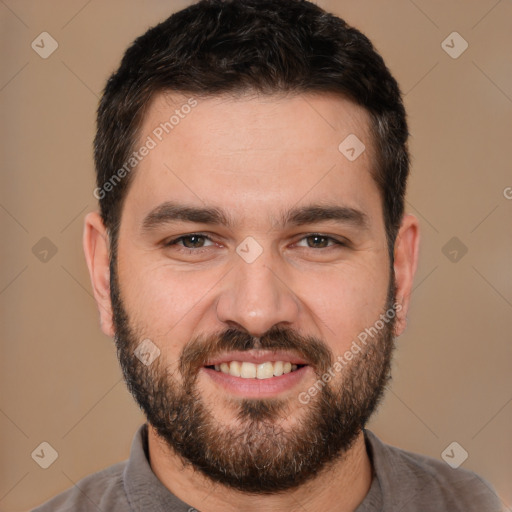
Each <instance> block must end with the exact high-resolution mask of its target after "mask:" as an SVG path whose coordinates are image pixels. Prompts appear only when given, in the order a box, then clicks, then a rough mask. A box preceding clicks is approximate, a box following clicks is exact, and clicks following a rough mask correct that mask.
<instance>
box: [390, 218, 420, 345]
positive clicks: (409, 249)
mask: <svg viewBox="0 0 512 512" xmlns="http://www.w3.org/2000/svg"><path fill="white" fill-rule="evenodd" d="M419 242H420V234H419V223H418V219H417V218H416V217H415V216H414V215H410V214H407V215H404V217H403V219H402V224H401V226H400V230H399V232H398V235H397V237H396V241H395V253H394V255H395V258H394V271H395V283H396V301H397V303H398V304H400V308H397V320H396V323H395V335H396V336H400V334H402V333H403V332H404V330H405V327H406V325H407V312H408V310H409V303H410V298H411V293H412V285H413V281H414V275H415V273H416V269H417V266H418V255H419Z"/></svg>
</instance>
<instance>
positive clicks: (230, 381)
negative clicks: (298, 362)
mask: <svg viewBox="0 0 512 512" xmlns="http://www.w3.org/2000/svg"><path fill="white" fill-rule="evenodd" d="M201 370H202V371H203V372H205V373H206V374H207V375H208V377H210V378H211V379H212V380H213V381H214V382H215V383H217V384H218V385H219V386H221V387H222V388H223V389H225V390H226V391H229V392H230V393H232V394H234V395H238V396H243V397H249V398H264V397H269V396H274V395H276V394H278V393H282V392H284V391H289V390H291V389H293V388H294V387H295V386H297V384H298V383H299V382H300V381H301V380H302V379H304V377H305V376H306V375H307V374H308V373H309V371H311V370H310V367H309V366H307V365H306V366H302V367H301V368H298V369H297V370H295V371H293V372H290V373H285V374H283V375H280V376H279V377H271V378H270V379H244V378H242V377H234V376H233V375H229V374H227V373H222V372H218V371H217V370H212V369H211V368H205V367H203V368H201Z"/></svg>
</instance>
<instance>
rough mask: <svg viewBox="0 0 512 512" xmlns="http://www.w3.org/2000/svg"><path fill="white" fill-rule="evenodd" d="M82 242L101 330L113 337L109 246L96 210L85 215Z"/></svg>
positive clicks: (105, 232)
mask: <svg viewBox="0 0 512 512" xmlns="http://www.w3.org/2000/svg"><path fill="white" fill-rule="evenodd" d="M82 243H83V248H84V253H85V259H86V261H87V267H88V268H89V275H90V278H91V284H92V289H93V292H94V298H95V299H96V304H97V305H98V310H99V313H100V326H101V330H102V331H103V333H104V334H106V335H107V336H110V337H111V338H113V337H114V326H113V320H112V303H111V301H110V268H109V247H110V246H109V238H108V233H107V230H106V228H105V226H104V224H103V221H102V219H101V216H100V214H99V213H98V212H91V213H88V214H87V215H86V216H85V220H84V234H83V239H82Z"/></svg>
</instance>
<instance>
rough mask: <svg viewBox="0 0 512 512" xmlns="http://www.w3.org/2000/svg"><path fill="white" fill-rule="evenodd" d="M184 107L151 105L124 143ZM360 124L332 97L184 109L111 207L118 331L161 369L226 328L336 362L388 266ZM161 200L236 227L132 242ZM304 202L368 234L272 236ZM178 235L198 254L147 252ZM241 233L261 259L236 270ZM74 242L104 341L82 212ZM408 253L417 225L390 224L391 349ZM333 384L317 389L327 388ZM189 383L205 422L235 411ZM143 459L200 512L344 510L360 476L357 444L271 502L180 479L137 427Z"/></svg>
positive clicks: (95, 247)
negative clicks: (138, 341)
mask: <svg viewBox="0 0 512 512" xmlns="http://www.w3.org/2000/svg"><path fill="white" fill-rule="evenodd" d="M187 98H188V97H186V96H180V95H177V94H174V95H170V94H168V95H162V94H161V95H158V96H156V98H155V99H154V100H153V102H152V104H151V105H150V108H149V109H148V111H147V114H146V117H145V120H144V123H143V126H142V130H141V135H140V140H141V141H144V140H145V139H146V137H147V136H148V135H151V133H152V131H153V130H154V129H155V127H157V126H158V125H159V124H160V123H161V122H163V121H165V120H168V119H169V117H170V116H171V115H172V114H173V113H174V111H175V109H176V108H180V105H183V104H184V103H185V102H186V100H187ZM368 123H369V117H368V115H367V112H366V111H365V110H364V109H362V108H361V107H359V106H357V105H355V104H353V103H352V102H350V101H348V100H345V99H343V98H340V97H337V96H333V95H326V94H323V95H297V96H294V97H292V96H289V97H284V96H280V97H277V96H265V97H256V96H254V95H253V96H243V97H239V98H236V99H233V98H228V97H215V98H208V99H199V98H198V105H197V106H196V107H195V108H194V109H193V110H192V111H191V113H190V114H188V115H187V116H185V118H184V119H180V122H179V124H178V125H177V126H175V127H174V129H173V131H172V133H170V134H169V135H165V136H164V138H163V140H162V141H161V142H159V143H158V145H157V147H156V148H155V149H153V150H151V151H150V153H149V155H148V156H146V157H145V158H144V159H143V160H142V161H141V162H140V164H139V165H138V167H137V169H136V170H135V171H133V172H134V173H135V174H134V176H133V182H132V184H131V187H130V189H129V191H128V194H127V197H126V200H125V203H124V207H123V213H122V221H121V225H120V232H119V241H118V276H119V283H120V288H121V291H122V296H123V300H124V303H125V306H126V309H127V311H128V313H129V315H130V318H131V319H132V321H133V324H134V325H136V326H137V328H138V330H139V331H140V332H142V333H144V334H145V335H146V336H147V337H148V338H150V339H152V340H156V342H157V344H158V346H159V348H160V350H161V355H160V357H162V358H164V359H165V361H166V362H168V363H169V364H171V363H172V362H175V361H176V360H177V359H178V357H179V354H180V351H181V350H182V348H183V346H184V345H185V344H186V343H187V342H188V341H189V340H191V339H192V338H195V337H197V336H199V335H200V334H201V333H212V332H218V331H219V330H222V329H226V328H227V327H233V326H235V327H239V328H243V329H245V330H247V331H248V332H249V333H250V334H252V335H254V336H260V335H262V334H263V333H265V332H266V331H267V330H268V329H270V328H271V327H272V326H273V325H277V324H282V325H286V326H288V327H290V328H293V329H295V330H298V331H299V330H300V331H301V332H302V333H305V334H310V335H313V336H315V337H317V338H318V339H321V340H323V341H324V343H325V344H326V345H327V346H328V347H329V348H330V349H331V350H332V351H333V353H334V354H335V356H337V355H341V354H343V353H344V352H345V351H346V350H347V349H349V347H350V344H351V342H352V341H353V340H354V339H355V338H356V337H357V335H358V334H359V333H360V332H362V331H363V330H364V329H365V328H367V327H369V326H371V325H373V324H374V323H375V321H376V320H377V319H378V318H379V315H380V314H381V313H382V306H383V304H385V301H386V293H387V290H388V284H389V265H390V261H389V256H388V251H387V241H386V235H385V226H384V219H383V215H382V199H381V197H380V194H379V190H378V188H377V185H376V184H375V182H374V180H373V178H372V177H371V175H370V169H371V166H372V165H373V158H374V154H373V148H372V141H371V138H370V135H369V124H368ZM351 133H353V134H356V135H357V137H358V138H359V139H360V140H361V141H363V143H364V144H365V146H366V150H365V151H364V152H363V153H362V154H361V156H359V157H358V158H357V159H356V160H355V161H353V162H351V161H349V160H348V159H347V158H345V156H344V155H342V154H341V153H340V152H339V150H338V145H339V144H340V142H341V141H343V140H344V139H345V138H346V137H347V136H348V135H349V134H351ZM168 200H175V201H180V202H184V203H188V204H191V205H194V206H200V207H201V206H203V207H204V206H216V207H219V208H222V209H224V210H226V211H227V212H229V213H230V214H231V215H232V216H233V218H234V219H235V221H236V225H235V226H234V228H233V229H229V228H228V227H226V226H223V225H218V226H211V225H203V224H196V223H193V224H192V223H185V222H179V223H175V224H172V225H171V224H169V225H167V226H164V227H161V228H158V229H157V230H155V231H154V232H151V233H147V234H142V232H141V223H142V220H143V218H144V216H145V215H146V214H147V213H148V212H149V211H150V210H151V209H153V208H154V207H155V206H157V205H159V204H160V203H162V202H164V201H168ZM318 202H329V203H335V204H338V205H344V206H350V207H353V208H356V209H358V210H361V211H362V212H364V213H365V214H366V215H367V218H368V220H369V222H368V228H367V229H365V230H363V229H359V228H356V227H354V226H351V225H349V224H343V225H342V224H336V223H334V222H332V221H321V222H316V223H314V224H311V225H305V226H298V227H294V226H286V227H280V226H277V224H275V219H277V218H278V215H279V214H280V213H281V212H282V211H286V210H288V209H290V208H292V207H296V206H301V205H306V204H311V203H318ZM190 233H205V234H207V235H208V236H210V237H211V238H212V239H213V242H210V241H204V245H205V247H204V248H203V249H202V250H205V252H203V253H202V254H201V255H191V254H186V253H185V252H180V249H181V250H182V251H184V249H185V247H184V246H183V244H180V245H176V246H174V247H163V242H165V241H168V240H172V239H175V238H177V237H179V236H183V235H186V234H190ZM311 233H321V234H322V235H324V236H331V237H333V238H337V239H340V238H345V239H348V240H349V245H348V246H347V247H342V246H333V247H332V248H331V247H329V248H317V247H316V246H315V245H314V243H313V242H311V241H310V242H309V243H310V246H308V241H307V239H305V237H307V236H308V235H310V234H311ZM248 236H251V237H253V238H254V239H256V240H257V242H258V243H259V244H260V246H261V247H262V249H263V252H262V254H261V255H260V256H259V257H258V258H257V259H256V260H255V261H254V262H253V263H251V264H248V263H246V262H245V261H244V260H243V259H242V258H240V256H239V255H238V254H237V253H236V248H237V246H238V245H239V244H240V243H241V242H242V241H244V239H245V238H246V237H248ZM83 244H84V252H85V256H86V260H87V265H88V268H89V272H90V276H91V282H92V285H93V290H94V295H95V298H96V301H97V304H98V308H99V313H100V323H101V329H102V331H103V332H104V333H105V334H106V335H108V336H110V337H113V336H114V334H115V333H114V326H113V321H112V305H111V301H110V291H109V241H108V234H107V232H106V230H105V227H104V225H103V223H102V221H101V217H100V216H99V213H98V212H91V213H89V214H88V215H87V216H86V218H85V226H84V237H83ZM331 245H332V244H331ZM189 247H193V245H192V244H190V243H189ZM418 247H419V227H418V221H417V219H416V218H415V217H414V216H412V215H405V216H404V218H403V221H402V224H401V227H400V231H399V234H398V236H397V240H396V243H395V250H394V272H395V281H396V287H397V288H396V300H397V302H398V303H400V304H401V306H402V307H401V309H400V311H399V312H397V320H396V324H395V335H396V336H399V335H400V334H401V333H402V332H403V330H404V329H405V326H406V316H407V311H408V307H409V298H410V294H411V289H412V282H413V278H414V274H415V271H416V267H417V260H418ZM342 373H343V372H341V373H338V374H337V375H336V377H335V379H333V384H337V385H338V386H340V385H341V383H342V378H343V376H342ZM315 380H316V377H315V375H314V373H313V372H310V373H309V374H308V375H307V376H306V377H305V378H304V380H303V382H301V385H300V387H298V388H296V389H294V390H293V391H292V392H290V393H288V394H287V395H285V394H283V396H282V397H284V396H286V397H287V398H288V399H289V400H290V408H289V411H288V412H289V414H287V416H286V417H285V418H282V424H283V426H285V427H287V428H293V426H294V425H296V424H297V422H298V421H299V420H300V418H301V415H302V414H303V413H304V410H303V407H304V406H303V405H301V404H300V403H299V401H298V400H297V395H298V393H299V392H301V391H306V390H307V389H308V388H309V387H310V386H311V385H312V384H313V383H314V382H315ZM197 386H198V390H199V391H200V394H201V397H202V398H203V399H204V401H205V402H206V403H208V404H210V405H212V407H213V410H214V412H215V419H216V420H217V421H218V422H219V424H225V425H232V424H233V423H234V422H235V421H236V418H235V416H236V414H235V413H236V411H235V409H234V407H233V405H232V402H230V401H229V398H231V397H229V396H227V392H226V391H222V390H221V389H220V388H218V387H217V386H214V385H212V383H211V381H210V380H209V378H208V377H207V376H206V375H204V374H200V375H199V376H198V382H197ZM149 451H150V464H151V467H152V470H153V471H154V473H155V474H156V475H157V477H158V478H159V479H160V480H161V481H162V483H163V484H164V485H165V486H166V487H167V488H168V489H169V490H170V491H171V492H172V493H174V494H175V495H176V496H178V497H179V498H180V499H182V500H183V501H185V502H186V503H189V504H190V505H192V506H194V507H196V508H198V509H199V510H203V511H205V512H217V511H219V512H220V511H221V510H222V511H224V512H225V511H237V510H247V511H256V510H268V511H276V512H277V511H284V510H287V511H290V510H292V511H295V510H296V511H299V510H303V508H302V507H304V508H305V509H306V510H339V511H340V512H341V511H353V510H355V508H356V507H357V506H358V505H359V504H360V503H361V501H362V500H363V499H364V497H365V495H366V494H367V492H368V490H369V488H370V485H371V479H372V467H371V463H370V460H369V458H368V454H367V452H366V448H365V444H364V437H363V434H362V433H360V435H359V436H358V438H357V440H356V442H355V443H354V444H353V445H352V447H351V448H350V450H349V451H348V452H347V453H346V454H345V456H344V457H343V458H341V457H340V458H339V460H337V461H335V464H334V465H333V467H332V468H331V469H330V471H329V473H328V477H325V476H323V477H322V478H321V479H320V478H319V479H315V480H312V481H311V482H309V483H308V484H307V485H304V486H302V487H299V488H297V489H294V490H291V491H289V492H284V493H281V494H278V495H262V496H255V495H247V494H244V493H241V492H239V491H236V490H233V489H230V488H226V487H224V486H222V485H220V484H213V483H212V482H211V481H209V480H208V479H206V478H204V477H203V476H202V475H200V474H199V473H197V472H195V471H194V470H193V469H192V468H190V467H187V468H185V469H184V468H183V467H182V464H181V463H180V461H179V459H178V457H177V456H176V455H175V454H174V453H173V452H172V450H170V449H169V447H168V446H167V445H166V444H165V443H164V442H163V441H162V440H161V439H160V438H159V437H158V435H157V434H156V431H155V430H154V429H153V428H152V427H151V426H150V428H149ZM333 482H335V484H334V485H333Z"/></svg>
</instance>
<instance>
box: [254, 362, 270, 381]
mask: <svg viewBox="0 0 512 512" xmlns="http://www.w3.org/2000/svg"><path fill="white" fill-rule="evenodd" d="M273 376H274V366H273V364H272V363H262V364H259V365H258V367H257V368H256V377H257V378H258V379H270V377H273Z"/></svg>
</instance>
